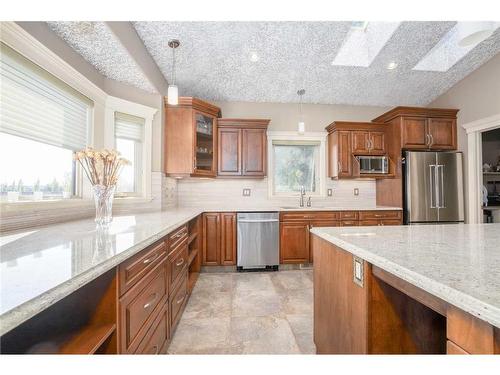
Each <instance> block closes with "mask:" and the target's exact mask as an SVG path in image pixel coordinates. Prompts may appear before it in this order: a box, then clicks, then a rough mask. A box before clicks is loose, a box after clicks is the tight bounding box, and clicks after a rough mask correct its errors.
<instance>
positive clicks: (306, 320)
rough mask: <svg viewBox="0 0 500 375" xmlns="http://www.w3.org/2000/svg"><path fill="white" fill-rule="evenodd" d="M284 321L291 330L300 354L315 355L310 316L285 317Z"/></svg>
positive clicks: (311, 318) (312, 326) (294, 315)
mask: <svg viewBox="0 0 500 375" xmlns="http://www.w3.org/2000/svg"><path fill="white" fill-rule="evenodd" d="M286 320H287V321H288V323H289V324H290V327H291V328H292V332H293V334H294V336H295V340H296V341H297V345H298V346H299V349H300V352H301V353H302V354H316V346H315V345H314V339H313V330H314V325H313V317H312V315H311V314H293V315H287V316H286Z"/></svg>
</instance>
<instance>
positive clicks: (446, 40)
mask: <svg viewBox="0 0 500 375" xmlns="http://www.w3.org/2000/svg"><path fill="white" fill-rule="evenodd" d="M499 25H500V23H498V22H497V23H495V22H458V23H457V24H456V25H455V26H454V27H453V28H451V29H450V31H448V32H447V33H446V34H445V36H444V37H443V38H442V39H441V40H440V41H439V42H438V43H437V44H436V45H435V46H434V47H433V48H432V49H431V50H430V51H429V52H428V53H427V55H425V56H424V57H423V58H422V60H420V61H419V62H418V64H417V65H415V67H414V68H413V70H427V71H433V72H446V71H448V69H450V68H451V67H452V66H453V65H455V64H456V63H457V62H458V61H459V60H460V59H462V57H464V56H465V55H467V53H469V52H470V51H471V50H472V49H474V47H476V46H477V45H478V44H479V43H481V42H482V41H483V40H485V39H486V38H488V37H489V36H490V35H491V34H492V33H493V31H494V30H495V29H496V28H497V27H498V26H499ZM473 29H476V32H475V34H472V35H478V36H479V37H477V38H474V40H473V41H472V43H469V44H467V45H465V46H461V44H462V45H463V41H464V38H465V37H467V36H468V35H471V34H470V33H471V32H473V31H474V30H473ZM479 30H482V32H481V31H479ZM485 30H490V31H491V32H484V31H485ZM461 41H462V43H460V42H461Z"/></svg>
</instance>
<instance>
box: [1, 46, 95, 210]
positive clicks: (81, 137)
mask: <svg viewBox="0 0 500 375" xmlns="http://www.w3.org/2000/svg"><path fill="white" fill-rule="evenodd" d="M0 47H1V56H0V77H1V81H2V82H1V85H0V86H1V87H0V97H1V107H0V169H1V171H2V173H1V177H0V197H1V199H2V200H7V201H18V200H41V199H54V198H69V197H71V196H74V195H76V193H77V191H78V190H79V187H78V179H77V176H78V173H77V171H76V166H75V163H74V161H73V153H74V151H77V150H80V149H83V148H85V147H86V145H87V140H88V134H89V121H90V114H91V108H92V102H91V101H90V99H88V98H87V97H85V96H83V95H81V94H80V93H79V92H77V91H76V90H74V89H73V88H71V87H70V86H68V85H67V84H66V83H64V82H63V81H61V80H59V79H58V78H56V77H54V76H53V75H51V74H50V73H48V72H47V71H45V70H43V69H42V68H40V67H39V66H38V65H36V64H34V63H33V62H31V61H30V60H28V59H26V58H25V57H23V56H21V55H20V54H19V53H17V52H15V51H14V50H12V49H11V48H10V47H8V46H6V45H4V44H3V43H2V44H0Z"/></svg>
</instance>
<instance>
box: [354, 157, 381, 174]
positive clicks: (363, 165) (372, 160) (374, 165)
mask: <svg viewBox="0 0 500 375" xmlns="http://www.w3.org/2000/svg"><path fill="white" fill-rule="evenodd" d="M356 158H357V159H358V162H359V173H361V174H369V173H372V174H381V173H389V161H388V159H387V156H361V155H360V156H356Z"/></svg>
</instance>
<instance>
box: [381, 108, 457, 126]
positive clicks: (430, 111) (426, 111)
mask: <svg viewBox="0 0 500 375" xmlns="http://www.w3.org/2000/svg"><path fill="white" fill-rule="evenodd" d="M458 111H459V110H458V109H452V108H426V107H403V106H399V107H395V108H393V109H391V110H390V111H388V112H385V113H384V114H382V115H380V116H378V117H377V118H374V119H373V120H372V121H373V122H382V123H384V122H387V121H390V120H392V119H393V118H395V117H398V116H416V117H447V118H455V119H456V118H457V113H458Z"/></svg>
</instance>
